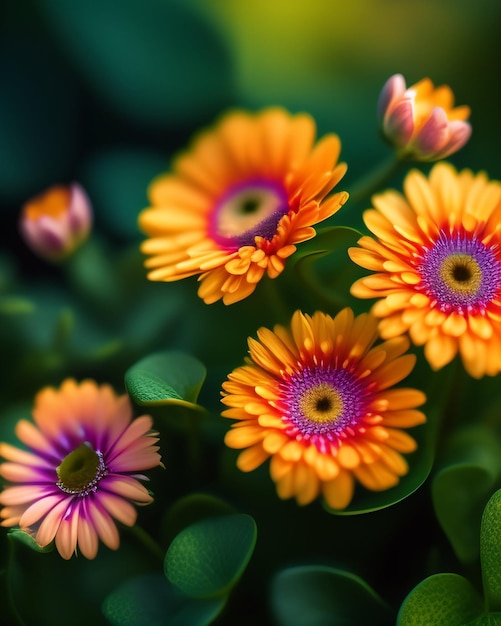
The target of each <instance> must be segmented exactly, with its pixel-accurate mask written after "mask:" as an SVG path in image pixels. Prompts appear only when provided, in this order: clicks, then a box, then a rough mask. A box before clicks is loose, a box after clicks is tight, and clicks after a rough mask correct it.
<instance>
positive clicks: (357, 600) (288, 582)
mask: <svg viewBox="0 0 501 626" xmlns="http://www.w3.org/2000/svg"><path fill="white" fill-rule="evenodd" d="M271 606H272V610H273V613H274V616H275V619H276V622H277V625H278V626H311V625H313V624H314V625H315V626H330V625H331V624H345V625H346V626H359V625H360V624H371V626H382V625H384V624H388V623H389V622H390V621H393V620H392V619H391V610H390V609H389V607H388V606H387V605H386V604H385V603H384V602H383V601H382V600H381V598H380V597H379V596H378V595H377V594H376V593H375V592H374V591H373V590H372V589H371V587H369V585H367V584H366V583H365V582H364V581H363V580H362V579H361V578H359V577H358V576H355V575H354V574H351V573H350V572H345V571H342V570H338V569H335V568H332V567H326V566H301V567H291V568H288V569H285V570H282V571H281V572H279V573H278V574H277V575H276V576H275V578H274V579H273V582H272V587H271Z"/></svg>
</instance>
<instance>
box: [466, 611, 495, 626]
mask: <svg viewBox="0 0 501 626" xmlns="http://www.w3.org/2000/svg"><path fill="white" fill-rule="evenodd" d="M465 626H501V613H487V615H481V616H480V617H477V619H474V620H473V621H472V622H468V624H465Z"/></svg>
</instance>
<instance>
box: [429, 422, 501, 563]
mask: <svg viewBox="0 0 501 626" xmlns="http://www.w3.org/2000/svg"><path fill="white" fill-rule="evenodd" d="M447 457H448V460H449V463H448V464H447V465H446V466H445V467H443V468H442V469H441V470H440V471H439V472H437V474H436V476H435V478H434V480H433V483H432V497H433V505H434V507H435V512H436V515H437V518H438V521H439V522H440V525H441V526H442V528H443V530H444V532H445V534H446V535H447V537H448V539H449V541H450V542H451V544H452V547H453V549H454V551H455V553H456V555H457V556H458V558H459V559H460V560H461V561H463V562H465V563H470V562H473V561H475V560H476V559H477V558H478V556H479V541H478V537H479V534H480V521H481V519H482V513H483V510H484V507H485V505H486V503H487V500H488V498H489V495H490V493H491V489H492V487H493V485H494V483H495V482H496V480H497V478H498V476H499V474H500V471H501V446H500V444H499V443H498V441H497V440H496V438H495V437H493V433H492V431H491V430H490V429H488V428H485V427H483V426H472V427H468V428H464V429H462V430H461V431H459V432H457V433H456V434H455V435H454V436H453V437H452V438H451V441H450V444H449V451H448V455H447Z"/></svg>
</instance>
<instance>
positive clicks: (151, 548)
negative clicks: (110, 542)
mask: <svg viewBox="0 0 501 626" xmlns="http://www.w3.org/2000/svg"><path fill="white" fill-rule="evenodd" d="M128 530H129V532H130V533H131V534H132V535H134V537H135V538H136V539H137V540H138V541H139V543H141V544H142V545H143V546H144V547H145V548H146V549H147V550H148V552H149V553H150V554H152V555H153V556H154V557H155V559H158V560H160V561H161V562H162V563H163V562H164V558H165V550H163V549H162V548H161V547H160V545H159V544H158V543H157V542H156V541H155V540H154V539H153V537H152V536H151V535H150V534H149V533H147V532H146V531H145V530H144V528H142V527H141V526H138V525H137V524H134V526H130V527H128Z"/></svg>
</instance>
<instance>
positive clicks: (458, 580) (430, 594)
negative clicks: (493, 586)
mask: <svg viewBox="0 0 501 626" xmlns="http://www.w3.org/2000/svg"><path fill="white" fill-rule="evenodd" d="M482 609H483V603H482V600H481V598H480V596H479V595H478V593H477V592H476V591H475V589H474V588H473V587H472V586H471V584H470V583H469V582H468V581H467V580H466V579H465V578H463V577H462V576H459V575H458V574H435V575H434V576H430V577H429V578H426V579H425V580H423V581H422V582H421V583H419V585H417V586H416V587H415V588H414V589H413V590H412V591H411V593H410V594H409V595H408V596H407V597H406V598H405V600H404V602H403V604H402V606H401V607H400V611H399V613H398V618H397V626H465V625H466V624H468V623H469V622H470V621H471V620H473V619H474V618H475V617H476V616H478V614H479V613H480V612H481V611H482Z"/></svg>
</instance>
